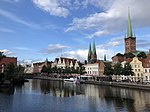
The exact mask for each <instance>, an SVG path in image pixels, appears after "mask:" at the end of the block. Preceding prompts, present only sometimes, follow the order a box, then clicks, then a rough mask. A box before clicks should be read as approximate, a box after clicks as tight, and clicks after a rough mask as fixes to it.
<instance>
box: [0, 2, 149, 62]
mask: <svg viewBox="0 0 150 112" xmlns="http://www.w3.org/2000/svg"><path fill="white" fill-rule="evenodd" d="M149 6H150V0H109V1H108V0H0V39H1V40H0V51H2V52H4V54H5V55H7V56H11V57H17V60H18V62H19V63H32V62H37V61H44V60H45V59H46V58H48V59H49V60H50V61H53V60H54V59H55V58H56V57H60V56H62V57H68V58H76V59H78V60H80V61H83V60H85V59H87V54H88V48H89V44H90V43H93V42H94V41H95V44H96V48H97V56H98V59H100V60H103V58H104V55H105V54H106V56H107V59H108V60H110V61H111V57H112V56H114V55H115V54H116V53H118V52H120V53H124V51H125V50H124V38H125V35H126V33H127V17H128V9H129V10H130V17H131V23H132V30H133V32H134V33H135V35H136V41H137V49H138V50H143V51H148V50H149V49H150V13H149V10H150V7H149Z"/></svg>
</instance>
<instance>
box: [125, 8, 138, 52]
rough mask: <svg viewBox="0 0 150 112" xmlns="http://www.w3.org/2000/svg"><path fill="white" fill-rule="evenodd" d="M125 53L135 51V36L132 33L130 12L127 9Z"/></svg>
mask: <svg viewBox="0 0 150 112" xmlns="http://www.w3.org/2000/svg"><path fill="white" fill-rule="evenodd" d="M124 40H125V53H129V52H136V37H135V36H133V33H132V25H131V20H130V12H129V11H128V29H127V36H126V37H125V39H124Z"/></svg>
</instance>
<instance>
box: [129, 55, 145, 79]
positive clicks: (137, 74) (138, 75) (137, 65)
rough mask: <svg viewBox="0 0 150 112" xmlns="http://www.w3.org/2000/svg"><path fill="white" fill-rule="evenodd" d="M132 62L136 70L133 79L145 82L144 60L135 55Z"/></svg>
mask: <svg viewBox="0 0 150 112" xmlns="http://www.w3.org/2000/svg"><path fill="white" fill-rule="evenodd" d="M130 64H131V67H132V69H133V72H134V76H133V79H132V80H133V81H140V82H143V73H144V68H143V65H142V62H141V61H140V60H139V59H138V58H137V57H134V58H133V60H132V61H131V62H130Z"/></svg>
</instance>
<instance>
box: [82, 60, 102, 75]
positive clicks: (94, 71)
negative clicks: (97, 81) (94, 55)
mask: <svg viewBox="0 0 150 112" xmlns="http://www.w3.org/2000/svg"><path fill="white" fill-rule="evenodd" d="M84 67H85V71H86V72H87V74H88V75H93V76H99V63H93V64H86V65H84Z"/></svg>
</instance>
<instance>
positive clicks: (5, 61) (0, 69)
mask: <svg viewBox="0 0 150 112" xmlns="http://www.w3.org/2000/svg"><path fill="white" fill-rule="evenodd" d="M9 63H13V64H14V65H15V66H17V58H14V57H3V58H1V59H0V72H1V73H3V72H4V69H5V67H6V65H8V64H9Z"/></svg>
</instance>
